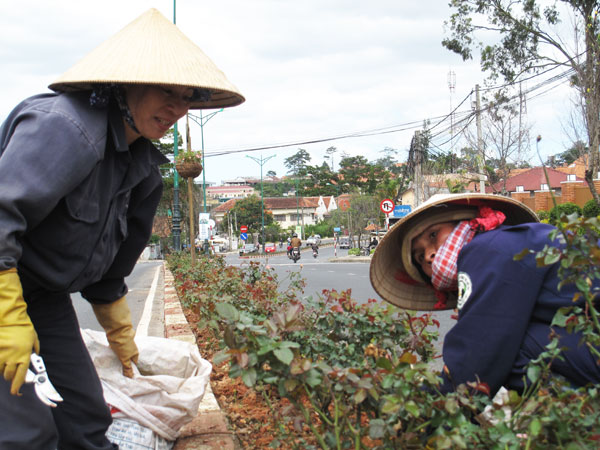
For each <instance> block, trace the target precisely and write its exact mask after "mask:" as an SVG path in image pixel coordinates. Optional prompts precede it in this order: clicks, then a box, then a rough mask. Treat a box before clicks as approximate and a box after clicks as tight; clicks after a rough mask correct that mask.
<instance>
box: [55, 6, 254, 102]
mask: <svg viewBox="0 0 600 450" xmlns="http://www.w3.org/2000/svg"><path fill="white" fill-rule="evenodd" d="M103 83H118V84H152V85H157V84H159V85H177V86H187V87H191V88H203V89H209V90H211V92H212V97H211V99H210V100H208V101H197V102H194V103H192V105H191V107H190V108H191V109H211V108H223V107H228V106H236V105H239V104H240V103H242V102H244V100H245V99H244V97H243V96H242V94H241V93H240V92H239V91H238V89H237V88H236V87H235V86H234V85H233V84H231V83H230V82H229V80H227V78H226V77H225V74H224V73H223V72H221V71H220V70H219V69H218V68H217V66H215V64H214V63H213V62H212V61H211V60H210V59H209V58H208V57H207V56H206V55H205V54H204V52H203V51H202V50H200V48H199V47H198V46H197V45H196V44H194V43H193V42H192V41H191V40H190V39H188V38H187V36H185V35H184V34H183V33H182V32H181V31H180V30H179V28H177V27H176V26H175V25H174V24H173V23H171V22H170V21H169V20H167V19H166V18H165V17H164V16H163V15H162V14H161V13H160V12H158V11H157V10H156V9H150V10H148V11H147V12H145V13H144V14H142V15H141V16H140V17H138V18H137V19H135V20H134V21H133V22H131V23H130V24H129V25H127V26H126V27H125V28H123V29H122V30H121V31H119V32H118V33H116V34H115V35H113V36H112V37H110V38H109V39H108V40H106V41H105V42H104V43H102V44H100V45H99V46H98V47H96V49H94V50H93V51H92V52H91V53H89V54H88V55H87V56H85V57H84V58H83V59H82V60H80V61H79V62H78V63H77V64H75V65H74V66H73V67H71V68H70V69H69V70H67V71H66V72H65V73H64V74H63V75H62V76H60V77H59V78H58V79H57V80H56V81H54V82H53V83H52V84H51V85H50V86H48V87H49V88H50V89H52V90H54V91H62V92H65V91H74V90H84V89H91V88H92V87H93V86H94V85H96V84H103Z"/></svg>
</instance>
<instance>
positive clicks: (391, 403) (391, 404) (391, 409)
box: [381, 398, 400, 414]
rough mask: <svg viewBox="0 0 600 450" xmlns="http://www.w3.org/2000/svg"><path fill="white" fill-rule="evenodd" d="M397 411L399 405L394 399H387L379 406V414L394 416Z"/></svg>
mask: <svg viewBox="0 0 600 450" xmlns="http://www.w3.org/2000/svg"><path fill="white" fill-rule="evenodd" d="M399 409H400V405H399V404H398V402H397V400H396V399H395V398H387V399H386V400H384V402H383V405H382V406H381V412H382V413H384V414H394V413H395V412H397V411H398V410H399Z"/></svg>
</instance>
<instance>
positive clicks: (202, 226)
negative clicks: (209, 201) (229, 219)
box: [198, 213, 210, 241]
mask: <svg viewBox="0 0 600 450" xmlns="http://www.w3.org/2000/svg"><path fill="white" fill-rule="evenodd" d="M209 220H210V214H209V213H200V214H198V227H199V230H198V238H199V239H200V240H201V241H205V240H206V239H210V229H209V226H208V221H209Z"/></svg>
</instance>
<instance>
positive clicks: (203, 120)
mask: <svg viewBox="0 0 600 450" xmlns="http://www.w3.org/2000/svg"><path fill="white" fill-rule="evenodd" d="M223 109H224V108H221V109H219V110H218V111H214V112H211V113H210V114H207V115H205V116H203V115H202V110H200V117H198V116H195V115H193V114H192V113H189V112H188V117H189V118H190V119H192V120H193V121H194V122H196V123H197V124H198V125H200V138H201V139H202V198H203V199H204V212H206V180H205V178H204V174H205V173H206V165H205V162H204V124H205V123H206V122H208V121H209V120H210V119H212V118H213V117H214V116H216V115H217V114H219V113H220V112H221V111H223Z"/></svg>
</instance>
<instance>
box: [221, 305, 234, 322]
mask: <svg viewBox="0 0 600 450" xmlns="http://www.w3.org/2000/svg"><path fill="white" fill-rule="evenodd" d="M217 312H218V313H219V315H220V316H221V317H223V318H224V319H227V320H231V321H233V322H236V321H238V320H239V319H240V313H239V311H238V310H237V309H236V308H235V306H233V305H230V304H229V303H217Z"/></svg>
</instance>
